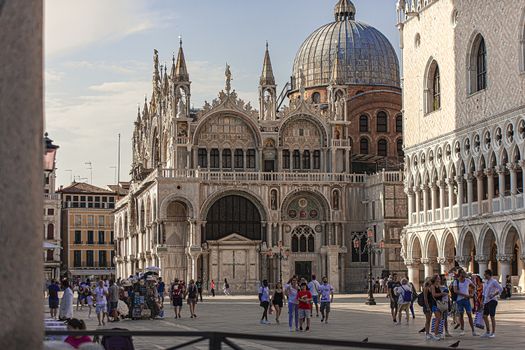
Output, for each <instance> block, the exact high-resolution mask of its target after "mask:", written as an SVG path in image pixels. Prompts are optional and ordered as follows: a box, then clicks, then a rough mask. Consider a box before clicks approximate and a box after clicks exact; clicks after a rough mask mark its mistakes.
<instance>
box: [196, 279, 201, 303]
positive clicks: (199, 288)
mask: <svg viewBox="0 0 525 350" xmlns="http://www.w3.org/2000/svg"><path fill="white" fill-rule="evenodd" d="M195 285H196V286H197V292H198V293H199V298H200V299H201V303H202V280H201V279H200V278H197V282H195Z"/></svg>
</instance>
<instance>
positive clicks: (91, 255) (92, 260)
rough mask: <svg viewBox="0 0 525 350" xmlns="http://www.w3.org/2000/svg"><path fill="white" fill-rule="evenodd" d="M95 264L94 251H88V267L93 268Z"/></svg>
mask: <svg viewBox="0 0 525 350" xmlns="http://www.w3.org/2000/svg"><path fill="white" fill-rule="evenodd" d="M94 264H95V260H94V259H93V251H92V250H88V251H86V266H88V267H93V266H94Z"/></svg>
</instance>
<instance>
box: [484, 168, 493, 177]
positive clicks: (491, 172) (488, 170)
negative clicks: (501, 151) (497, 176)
mask: <svg viewBox="0 0 525 350" xmlns="http://www.w3.org/2000/svg"><path fill="white" fill-rule="evenodd" d="M483 173H484V174H485V175H487V176H489V177H490V176H494V169H491V168H490V169H485V170H484V171H483Z"/></svg>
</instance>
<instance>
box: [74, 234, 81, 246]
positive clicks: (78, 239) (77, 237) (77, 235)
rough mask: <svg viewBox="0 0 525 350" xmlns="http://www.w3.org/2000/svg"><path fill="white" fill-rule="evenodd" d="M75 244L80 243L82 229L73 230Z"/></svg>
mask: <svg viewBox="0 0 525 350" xmlns="http://www.w3.org/2000/svg"><path fill="white" fill-rule="evenodd" d="M75 244H82V231H75Z"/></svg>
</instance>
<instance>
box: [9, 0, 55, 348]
mask: <svg viewBox="0 0 525 350" xmlns="http://www.w3.org/2000/svg"><path fill="white" fill-rule="evenodd" d="M42 4H43V1H42V0H27V1H16V0H7V1H6V0H2V1H0V43H1V49H0V77H1V78H0V169H1V171H2V176H0V188H1V189H2V201H0V230H1V232H2V233H1V234H0V265H1V266H2V283H3V285H4V286H6V287H7V286H16V288H17V290H20V291H22V292H21V293H16V295H14V294H12V295H11V296H7V295H6V294H4V296H5V297H4V298H2V301H1V302H0V305H1V306H2V310H5V311H6V312H3V313H2V315H1V316H0V322H1V324H2V328H1V330H0V348H1V349H41V348H42V339H43V325H44V321H43V316H44V308H43V303H42V289H41V285H42V278H43V271H44V266H43V259H42V240H43V236H42V234H41V232H42V212H43V200H42V194H43V193H44V189H43V182H42V174H43V168H42V156H43V154H44V153H43V149H42V138H43V88H42V82H43V72H42V67H43V63H42V23H43V7H42V6H43V5H42ZM51 136H52V135H51ZM37 233H38V234H37ZM36 286H38V287H37V288H35V287H36ZM4 291H5V289H4ZM7 310H9V311H7Z"/></svg>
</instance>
